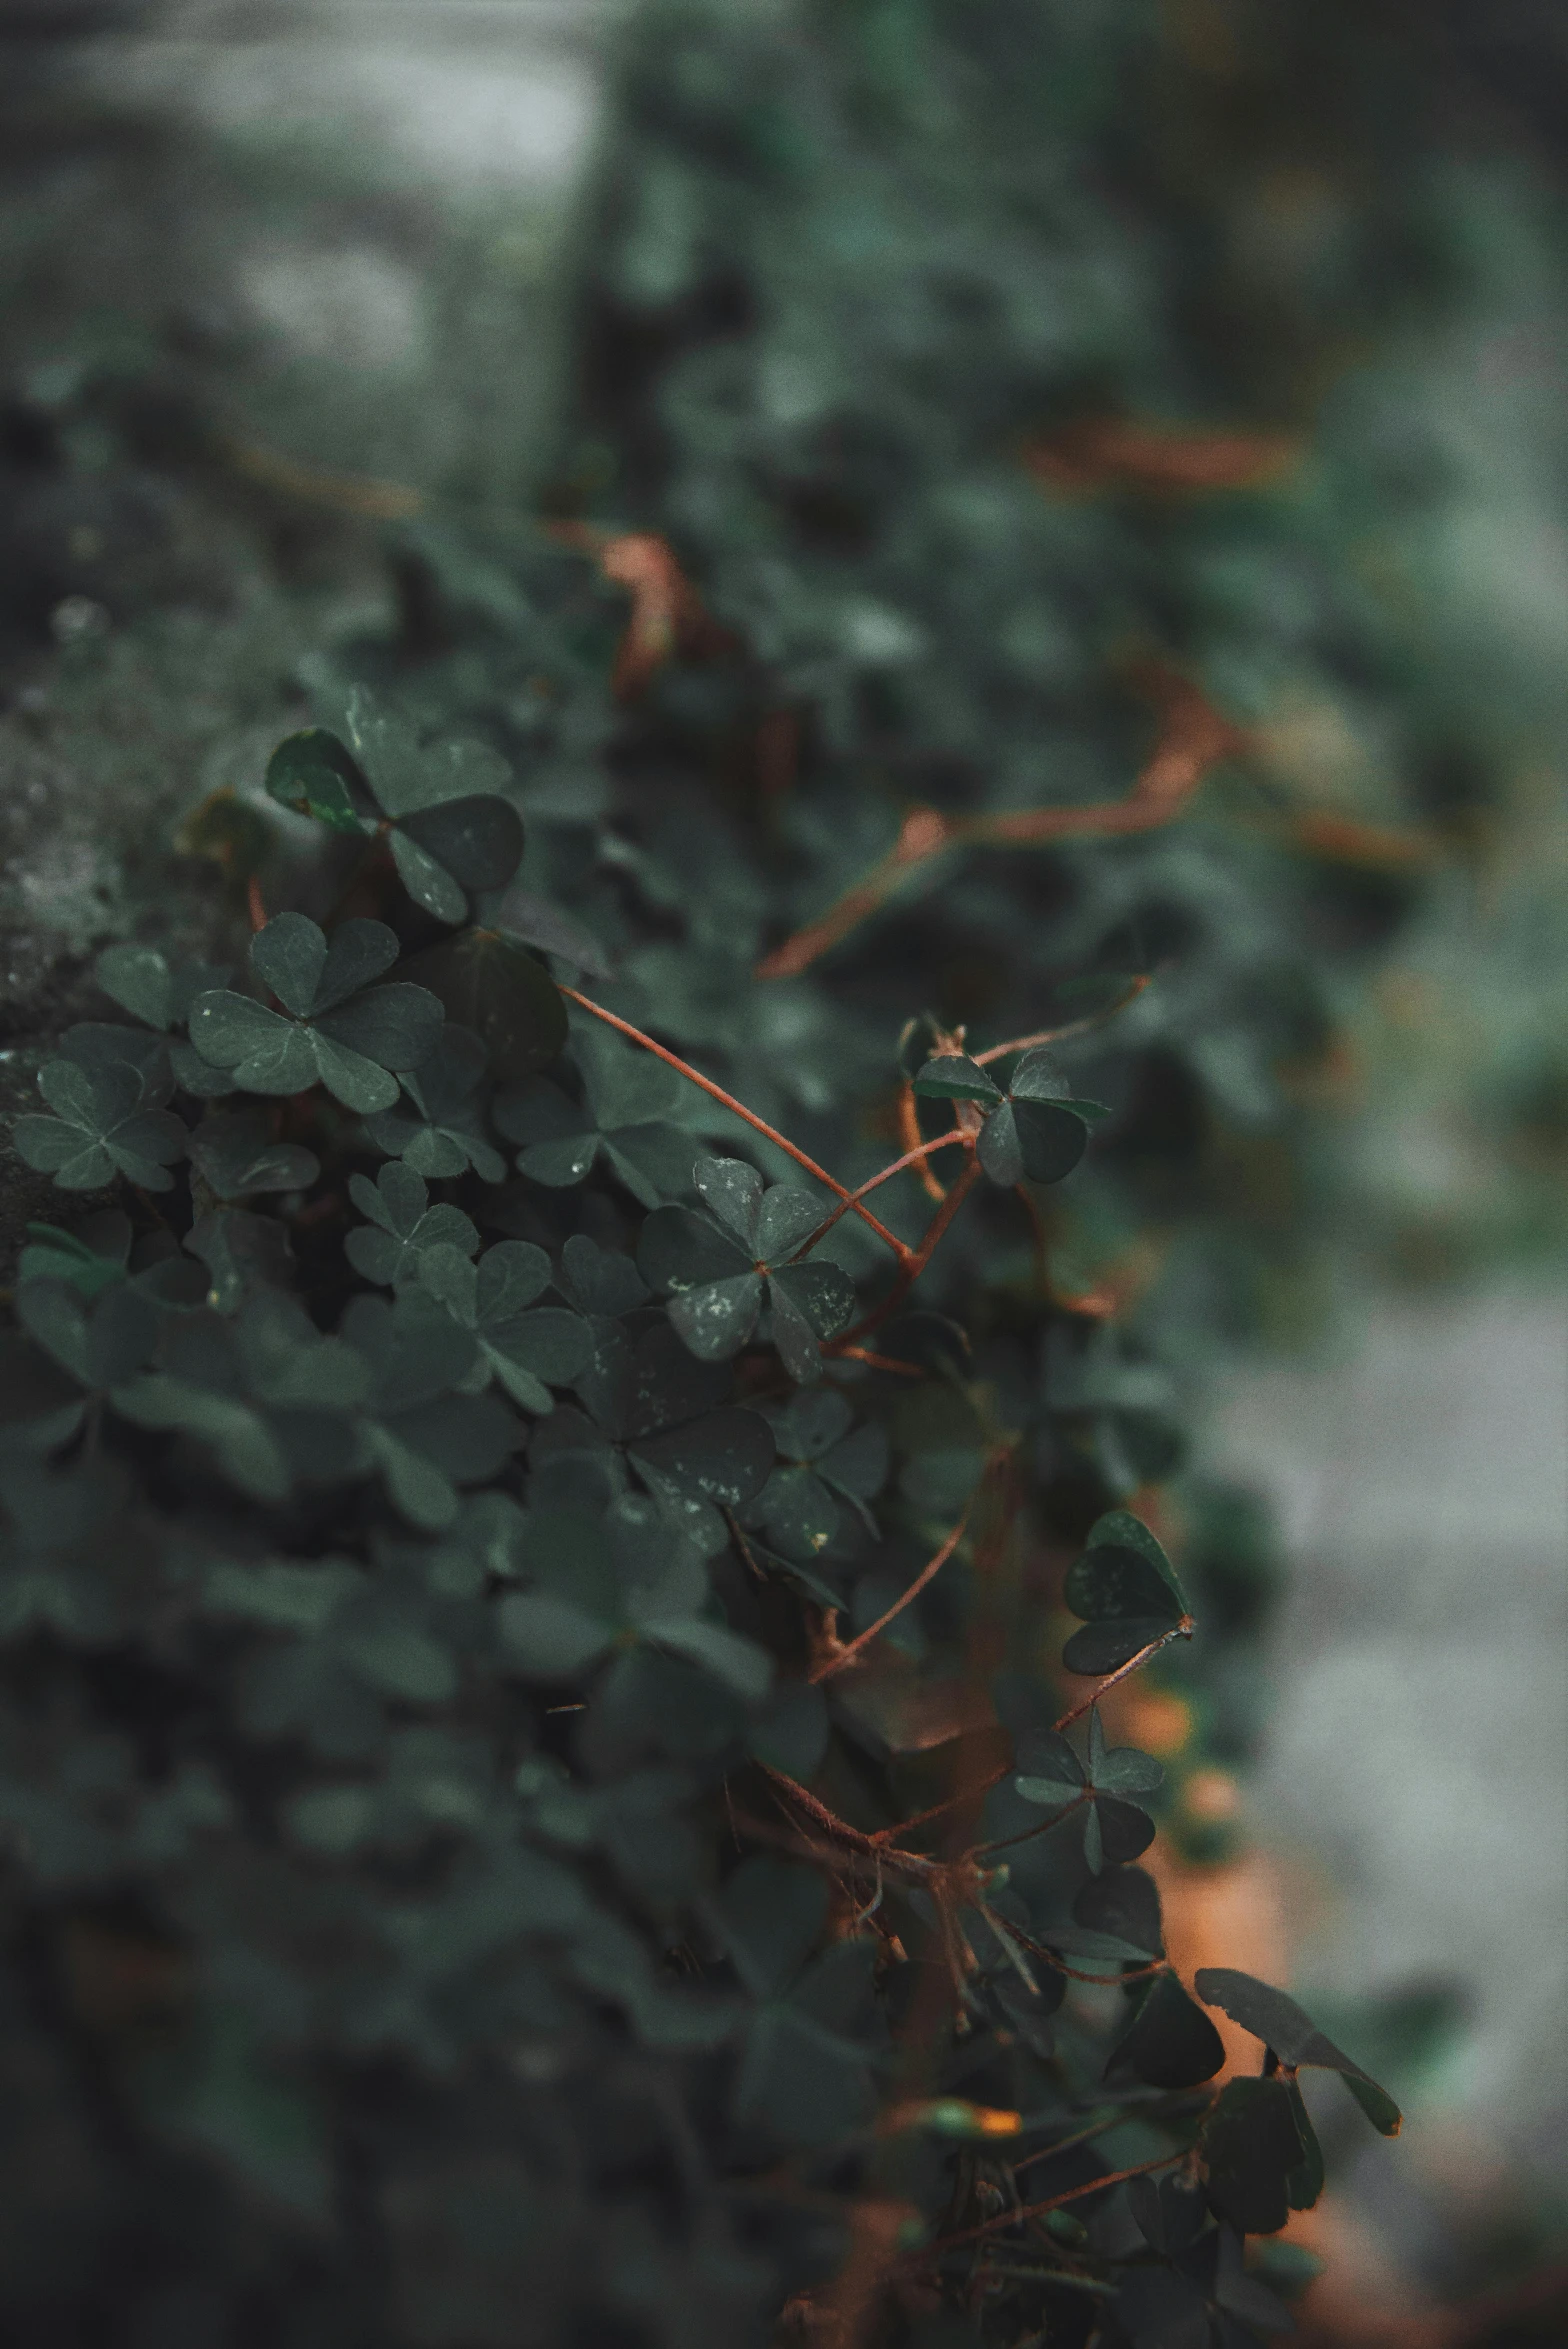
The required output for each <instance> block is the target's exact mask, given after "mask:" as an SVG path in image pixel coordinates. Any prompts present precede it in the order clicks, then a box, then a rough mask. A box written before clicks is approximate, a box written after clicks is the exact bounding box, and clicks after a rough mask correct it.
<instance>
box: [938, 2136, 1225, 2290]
mask: <svg viewBox="0 0 1568 2349" xmlns="http://www.w3.org/2000/svg"><path fill="white" fill-rule="evenodd" d="M1186 2158H1187V2156H1186V2154H1185V2152H1183V2153H1161V2154H1157V2155H1156V2156H1155V2158H1154V2160H1153V2161H1136V2162H1134V2163H1133V2165H1132V2167H1131V2168H1130V2169H1125V2170H1111V2171H1110V2172H1108V2174H1107V2175H1106V2176H1105V2177H1103V2178H1088V2179H1085V2181H1084V2183H1083V2184H1082V2185H1081V2186H1068V2187H1065V2188H1064V2189H1063V2191H1062V2192H1061V2193H1060V2194H1053V2195H1051V2196H1050V2197H1049V2199H1048V2200H1047V2201H1044V2202H1026V2203H1024V2204H1023V2206H1022V2208H1021V2209H1018V2210H1004V2211H1000V2212H998V2214H997V2216H996V2217H995V2218H988V2219H982V2220H981V2221H980V2224H979V2225H978V2226H975V2227H965V2229H964V2230H963V2232H962V2234H958V2235H944V2236H942V2237H941V2238H940V2240H939V2241H937V2242H935V2243H930V2244H928V2245H927V2246H926V2248H925V2250H924V2251H921V2252H917V2253H915V2254H913V2255H912V2257H911V2261H910V2264H911V2265H914V2264H917V2263H918V2262H920V2261H924V2260H928V2259H936V2258H939V2257H940V2256H941V2254H942V2253H943V2252H945V2251H959V2250H961V2249H962V2248H963V2246H964V2244H966V2243H978V2242H979V2241H980V2240H981V2239H982V2238H983V2237H984V2236H986V2235H998V2234H1000V2233H1002V2231H1003V2230H1004V2229H1005V2228H1007V2227H1016V2226H1020V2225H1021V2224H1022V2223H1023V2221H1024V2220H1025V2219H1032V2218H1044V2217H1046V2216H1047V2214H1048V2213H1049V2212H1051V2211H1053V2210H1060V2209H1061V2207H1062V2205H1063V2204H1064V2203H1066V2202H1081V2201H1082V2200H1083V2198H1084V2196H1085V2195H1086V2194H1099V2193H1102V2192H1103V2191H1104V2189H1105V2188H1106V2187H1107V2186H1121V2185H1125V2183H1126V2182H1127V2180H1128V2179H1129V2178H1146V2177H1147V2176H1148V2174H1149V2172H1150V2171H1151V2170H1167V2169H1169V2168H1170V2167H1171V2165H1172V2163H1173V2162H1178V2161H1185V2160H1186Z"/></svg>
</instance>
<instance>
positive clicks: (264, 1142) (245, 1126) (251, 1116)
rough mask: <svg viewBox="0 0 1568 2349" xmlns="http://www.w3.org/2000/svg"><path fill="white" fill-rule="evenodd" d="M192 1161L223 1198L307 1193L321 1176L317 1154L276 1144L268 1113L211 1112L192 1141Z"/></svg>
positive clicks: (293, 1144) (292, 1144)
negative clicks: (267, 1193)
mask: <svg viewBox="0 0 1568 2349" xmlns="http://www.w3.org/2000/svg"><path fill="white" fill-rule="evenodd" d="M190 1158H191V1164H192V1166H194V1167H195V1169H196V1172H197V1173H198V1174H199V1175H200V1176H201V1178H202V1180H203V1182H205V1183H206V1185H207V1187H208V1189H209V1190H210V1191H211V1192H212V1193H213V1195H214V1196H215V1197H216V1198H219V1199H247V1198H250V1197H252V1196H254V1195H255V1194H256V1193H258V1192H263V1191H305V1190H308V1189H309V1188H310V1185H311V1184H312V1183H313V1182H314V1181H315V1180H316V1177H317V1176H318V1175H319V1174H320V1172H321V1162H320V1160H319V1159H318V1158H317V1156H316V1154H315V1152H314V1151H313V1150H307V1149H305V1148H304V1146H303V1144H301V1143H299V1142H280V1141H278V1140H277V1139H276V1137H275V1135H274V1134H273V1131H272V1120H271V1118H270V1117H269V1116H268V1114H267V1112H266V1111H265V1110H264V1109H236V1110H229V1111H211V1110H209V1112H208V1113H207V1115H206V1116H205V1117H204V1118H203V1119H202V1122H201V1124H200V1125H199V1126H198V1127H197V1128H196V1130H195V1132H194V1133H193V1134H192V1136H191V1139H190Z"/></svg>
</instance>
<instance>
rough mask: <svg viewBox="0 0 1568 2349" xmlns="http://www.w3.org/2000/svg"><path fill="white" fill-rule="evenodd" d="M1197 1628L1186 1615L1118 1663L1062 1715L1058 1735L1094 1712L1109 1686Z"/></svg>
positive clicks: (1190, 1635)
mask: <svg viewBox="0 0 1568 2349" xmlns="http://www.w3.org/2000/svg"><path fill="white" fill-rule="evenodd" d="M1196 1629H1197V1625H1196V1623H1195V1621H1194V1619H1193V1617H1192V1616H1191V1615H1184V1616H1183V1617H1182V1619H1181V1621H1180V1622H1179V1623H1173V1624H1172V1626H1171V1628H1170V1630H1169V1631H1162V1632H1161V1634H1160V1636H1159V1638H1158V1639H1151V1640H1150V1642H1149V1644H1148V1646H1147V1647H1146V1648H1140V1649H1139V1650H1138V1653H1137V1654H1136V1655H1135V1656H1129V1657H1128V1659H1127V1661H1126V1663H1125V1664H1118V1665H1117V1667H1116V1670H1115V1671H1114V1672H1108V1673H1107V1674H1106V1676H1105V1678H1104V1679H1103V1680H1102V1681H1101V1682H1100V1685H1099V1687H1098V1688H1096V1689H1093V1690H1091V1691H1090V1693H1089V1695H1088V1696H1086V1697H1085V1698H1084V1700H1083V1703H1082V1704H1081V1705H1074V1707H1073V1709H1072V1711H1071V1712H1070V1713H1064V1714H1063V1715H1062V1717H1061V1719H1060V1721H1058V1722H1057V1724H1056V1730H1057V1734H1058V1736H1060V1734H1061V1732H1062V1731H1063V1730H1064V1729H1070V1728H1071V1727H1072V1725H1073V1723H1074V1722H1075V1721H1081V1720H1082V1719H1083V1717H1084V1715H1085V1713H1088V1712H1092V1711H1093V1709H1094V1707H1095V1706H1096V1705H1097V1704H1098V1703H1099V1701H1100V1699H1101V1697H1102V1696H1104V1694H1105V1692H1106V1690H1107V1689H1108V1688H1114V1687H1115V1686H1116V1683H1117V1682H1118V1681H1119V1680H1126V1679H1128V1678H1130V1676H1131V1675H1132V1674H1133V1673H1134V1672H1136V1671H1138V1670H1139V1669H1140V1668H1141V1666H1143V1665H1144V1664H1147V1662H1148V1661H1149V1658H1150V1657H1151V1656H1157V1655H1158V1654H1159V1652H1160V1650H1161V1648H1165V1647H1169V1646H1170V1643H1171V1641H1172V1640H1173V1639H1191V1637H1192V1635H1193V1632H1194V1631H1195V1630H1196Z"/></svg>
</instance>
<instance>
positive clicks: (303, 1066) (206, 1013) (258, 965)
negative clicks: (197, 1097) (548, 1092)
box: [191, 913, 442, 1114]
mask: <svg viewBox="0 0 1568 2349" xmlns="http://www.w3.org/2000/svg"><path fill="white" fill-rule="evenodd" d="M397 956H398V943H397V938H396V936H395V935H394V933H393V932H392V931H391V930H389V929H388V928H387V926H386V924H385V923H384V922H369V921H359V920H352V921H347V922H342V923H340V924H339V926H338V928H337V929H336V930H335V931H334V932H333V935H332V938H331V941H330V943H329V942H328V940H327V938H326V937H325V935H324V934H323V932H322V931H321V930H320V929H318V928H317V926H316V924H315V923H314V922H313V921H311V920H309V918H308V917H307V916H306V915H304V914H298V913H284V914H278V915H277V916H276V917H275V918H274V919H273V920H272V921H270V922H268V923H267V925H266V927H265V928H264V929H261V930H258V931H257V933H256V935H255V937H254V938H253V939H252V940H251V946H250V967H251V970H252V973H253V974H254V976H255V977H256V978H257V979H258V980H259V981H260V982H261V984H262V985H263V986H264V987H266V988H268V989H270V991H271V992H272V994H273V995H275V996H276V997H277V999H278V1001H279V1003H281V1004H282V1006H283V1009H282V1011H281V1012H279V1011H271V1010H269V1009H268V1008H267V1006H266V1005H265V1004H263V1003H258V1002H257V1001H255V999H254V998H253V997H251V996H249V995H237V994H235V993H234V992H233V991H232V990H230V989H223V990H221V991H214V992H211V993H208V994H205V995H199V996H198V997H197V998H196V1001H195V1003H194V1004H193V1005H192V1007H191V1042H192V1043H193V1044H194V1045H195V1047H196V1050H197V1051H198V1052H199V1053H200V1054H201V1056H202V1058H203V1059H204V1060H206V1061H209V1062H211V1063H212V1064H213V1066H215V1067H218V1068H224V1069H228V1070H230V1071H232V1073H233V1076H234V1080H235V1082H236V1084H238V1085H239V1087H240V1088H241V1090H242V1091H244V1092H247V1093H268V1094H284V1093H302V1092H304V1091H306V1089H307V1088H308V1087H310V1086H312V1085H315V1084H323V1085H325V1086H326V1088H327V1090H328V1092H329V1093H331V1094H332V1095H333V1096H334V1097H335V1098H336V1099H337V1100H339V1101H341V1102H342V1103H343V1105H344V1107H345V1108H346V1109H357V1110H359V1111H360V1112H361V1113H362V1114H366V1113H369V1112H371V1111H373V1110H378V1109H390V1108H391V1106H392V1104H393V1102H394V1101H395V1100H396V1099H397V1094H398V1087H397V1079H396V1077H395V1076H394V1075H393V1074H392V1073H391V1072H392V1071H393V1070H405V1069H413V1068H417V1067H418V1066H419V1065H420V1063H421V1062H422V1061H423V1060H425V1059H427V1058H428V1057H429V1055H430V1053H431V1052H432V1051H433V1050H434V1048H435V1044H436V1040H437V1038H438V1037H439V1035H440V1033H441V1025H442V1011H441V1006H440V1004H439V1002H437V1000H436V998H435V997H434V996H433V995H431V994H429V993H428V992H427V990H426V989H425V988H423V987H417V986H412V985H410V984H409V983H408V982H407V981H405V980H394V981H392V982H391V983H390V984H387V985H380V986H378V985H377V984H376V983H375V982H376V981H377V980H379V979H380V978H381V976H382V974H383V973H384V972H386V971H388V970H390V969H391V967H392V965H393V963H394V962H396V960H397Z"/></svg>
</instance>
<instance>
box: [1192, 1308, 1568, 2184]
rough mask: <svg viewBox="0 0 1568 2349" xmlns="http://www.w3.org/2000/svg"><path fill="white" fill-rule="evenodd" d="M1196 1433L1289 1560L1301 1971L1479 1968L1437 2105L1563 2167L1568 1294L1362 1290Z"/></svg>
mask: <svg viewBox="0 0 1568 2349" xmlns="http://www.w3.org/2000/svg"><path fill="white" fill-rule="evenodd" d="M1212 1441H1213V1444H1214V1448H1215V1452H1216V1454H1217V1456H1218V1457H1219V1459H1220V1460H1222V1461H1223V1463H1224V1465H1225V1466H1226V1468H1227V1469H1229V1470H1230V1471H1232V1472H1233V1473H1236V1474H1238V1475H1240V1476H1242V1477H1245V1478H1247V1479H1248V1480H1249V1481H1252V1482H1256V1483H1259V1484H1262V1485H1263V1486H1265V1487H1266V1488H1267V1489H1269V1490H1270V1491H1271V1492H1272V1493H1273V1495H1274V1497H1275V1499H1276V1502H1277V1504H1278V1506H1279V1508H1280V1512H1281V1519H1282V1527H1283V1531H1284V1535H1285V1539H1286V1543H1287V1546H1288V1550H1289V1554H1290V1557H1291V1560H1292V1567H1293V1571H1292V1574H1291V1578H1290V1582H1289V1585H1288V1590H1287V1595H1286V1598H1285V1601H1284V1605H1283V1608H1282V1610H1281V1613H1280V1615H1279V1617H1278V1619H1277V1620H1276V1622H1275V1624H1274V1627H1273V1630H1272V1634H1271V1649H1272V1656H1271V1662H1272V1672H1273V1679H1274V1684H1275V1691H1276V1693H1275V1700H1274V1705H1273V1710H1272V1714H1271V1719H1270V1729H1269V1736H1268V1745H1267V1751H1266V1755H1265V1759H1264V1764H1263V1768H1262V1771H1261V1774H1260V1776H1259V1779H1258V1781H1257V1783H1256V1785H1255V1786H1254V1788H1253V1789H1252V1793H1251V1800H1252V1814H1253V1817H1254V1819H1255V1821H1256V1824H1257V1827H1258V1829H1259V1832H1260V1833H1261V1834H1262V1836H1263V1837H1264V1839H1265V1840H1266V1841H1268V1842H1269V1843H1270V1844H1272V1845H1274V1846H1275V1847H1277V1848H1278V1849H1279V1850H1280V1851H1281V1852H1282V1854H1283V1855H1284V1857H1285V1859H1286V1861H1287V1864H1289V1862H1290V1861H1291V1860H1292V1858H1293V1859H1294V1861H1295V1863H1296V1864H1297V1866H1298V1868H1300V1869H1301V1870H1303V1871H1304V1872H1305V1874H1306V1877H1307V1880H1308V1881H1307V1894H1308V1897H1307V1898H1306V1899H1305V1900H1304V1901H1302V1902H1301V1903H1299V1905H1300V1906H1301V1908H1302V1909H1303V1911H1304V1915H1303V1917H1302V1919H1301V1923H1302V1926H1303V1929H1304V1937H1303V1939H1302V1940H1301V1942H1300V1944H1299V1945H1298V1948H1297V1952H1296V1979H1297V1981H1298V1982H1299V1983H1301V1984H1303V1985H1307V1984H1311V1985H1313V1986H1318V1985H1321V1986H1322V1987H1323V1988H1324V1989H1326V1990H1330V1991H1333V1992H1336V1993H1338V1994H1340V1995H1342V1996H1344V1997H1345V1998H1347V1999H1353V1998H1356V1997H1360V1996H1362V1995H1365V1994H1366V1993H1368V1992H1371V1991H1376V1990H1378V1989H1381V1988H1389V1989H1392V1988H1395V1987H1397V1986H1398V1985H1400V1984H1401V1983H1403V1982H1409V1981H1412V1980H1427V1981H1431V1980H1433V1979H1438V1978H1448V1979H1451V1980H1454V1981H1456V1982H1459V1983H1462V1984H1465V1985H1467V1986H1469V1987H1470V1988H1471V1990H1472V1994H1473V1997H1474V2000H1475V2005H1474V2013H1473V2023H1472V2027H1471V2030H1470V2031H1469V2033H1468V2034H1467V2035H1466V2037H1465V2038H1464V2040H1463V2041H1462V2042H1461V2044H1460V2045H1459V2046H1458V2047H1457V2048H1456V2050H1455V2054H1454V2057H1453V2059H1452V2060H1451V2062H1450V2063H1449V2064H1448V2065H1447V2066H1445V2067H1444V2069H1443V2070H1442V2072H1441V2073H1440V2074H1439V2076H1438V2078H1437V2079H1436V2080H1435V2081H1434V2082H1433V2084H1432V2089H1431V2092H1430V2101H1431V2104H1432V2106H1433V2107H1434V2108H1435V2109H1437V2110H1443V2109H1447V2110H1451V2111H1453V2110H1457V2111H1459V2112H1462V2113H1463V2114H1464V2115H1465V2117H1466V2119H1467V2120H1468V2121H1469V2122H1471V2123H1472V2124H1474V2125H1475V2126H1477V2127H1478V2128H1480V2129H1482V2130H1483V2131H1484V2132H1485V2134H1486V2135H1487V2136H1488V2137H1489V2138H1491V2139H1493V2140H1494V2141H1495V2142H1496V2143H1497V2145H1498V2147H1499V2149H1500V2150H1503V2151H1506V2152H1508V2153H1511V2154H1513V2155H1515V2156H1516V2157H1518V2158H1521V2159H1522V2160H1523V2161H1524V2162H1525V2163H1526V2164H1527V2165H1528V2166H1529V2167H1530V2168H1531V2169H1532V2170H1536V2171H1537V2172H1539V2171H1540V2170H1541V2169H1542V2168H1545V2169H1546V2170H1547V2171H1548V2172H1549V2173H1550V2174H1551V2175H1552V2176H1553V2177H1554V2179H1555V2182H1556V2184H1557V2185H1558V2187H1559V2188H1560V2189H1568V2128H1565V2124H1568V2032H1565V2030H1564V2026H1563V2017H1564V2013H1565V2011H1568V1955H1565V1949H1568V1293H1564V1292H1562V1291H1548V1292H1546V1293H1544V1294H1543V1293H1541V1292H1540V1291H1539V1290H1536V1289H1531V1288H1528V1287H1524V1286H1502V1287H1497V1288H1492V1289H1488V1290H1484V1291H1482V1292H1481V1293H1479V1294H1474V1295H1468V1296H1464V1297H1461V1298H1458V1299H1454V1298H1442V1299H1437V1300H1433V1301H1430V1302H1427V1303H1424V1304H1421V1303H1397V1304H1396V1303H1392V1302H1388V1301H1384V1302H1381V1303H1378V1304H1376V1305H1375V1306H1374V1307H1373V1308H1372V1309H1371V1310H1370V1311H1369V1312H1366V1313H1364V1314H1363V1316H1362V1318H1361V1320H1360V1324H1359V1327H1356V1326H1353V1327H1352V1328H1350V1329H1349V1330H1347V1331H1346V1332H1345V1333H1344V1335H1343V1337H1342V1339H1341V1341H1340V1350H1339V1354H1338V1358H1337V1359H1336V1360H1335V1361H1333V1362H1332V1363H1327V1364H1324V1365H1321V1366H1319V1367H1316V1368H1312V1369H1305V1368H1295V1367H1284V1366H1280V1367H1276V1366H1263V1367H1258V1366H1252V1367H1249V1368H1248V1369H1246V1370H1245V1371H1244V1372H1240V1373H1238V1374H1236V1376H1235V1377H1234V1379H1233V1380H1232V1382H1231V1384H1230V1388H1229V1391H1228V1393H1227V1394H1226V1396H1225V1398H1224V1400H1223V1403H1222V1407H1221V1410H1220V1414H1219V1419H1218V1423H1217V1426H1216V1427H1215V1429H1214V1431H1213V1436H1212ZM1314 1912H1315V1913H1314Z"/></svg>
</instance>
